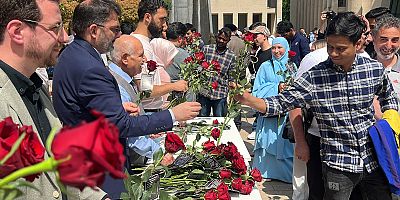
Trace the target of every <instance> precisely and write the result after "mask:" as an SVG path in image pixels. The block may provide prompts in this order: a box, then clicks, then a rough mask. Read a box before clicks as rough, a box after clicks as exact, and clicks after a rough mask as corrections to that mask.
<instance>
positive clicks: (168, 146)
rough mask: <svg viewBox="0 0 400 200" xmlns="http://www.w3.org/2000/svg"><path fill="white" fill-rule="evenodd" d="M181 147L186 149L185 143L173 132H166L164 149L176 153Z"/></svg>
mask: <svg viewBox="0 0 400 200" xmlns="http://www.w3.org/2000/svg"><path fill="white" fill-rule="evenodd" d="M181 149H183V150H185V149H186V147H185V144H183V142H182V140H181V138H180V137H179V136H178V135H176V134H175V133H172V132H169V133H167V136H166V137H165V150H166V151H167V152H168V153H176V152H178V151H179V150H181Z"/></svg>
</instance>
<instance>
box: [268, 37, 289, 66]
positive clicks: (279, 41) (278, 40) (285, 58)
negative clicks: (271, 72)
mask: <svg viewBox="0 0 400 200" xmlns="http://www.w3.org/2000/svg"><path fill="white" fill-rule="evenodd" d="M275 44H281V45H282V46H283V48H285V54H283V55H282V57H280V58H279V59H278V58H276V57H275V55H274V53H272V60H273V61H275V62H274V64H276V63H277V64H278V65H279V68H281V69H285V70H286V63H287V62H288V60H289V50H290V47H289V43H288V41H287V40H286V39H285V38H284V37H277V38H275V39H274V40H272V46H273V45H275Z"/></svg>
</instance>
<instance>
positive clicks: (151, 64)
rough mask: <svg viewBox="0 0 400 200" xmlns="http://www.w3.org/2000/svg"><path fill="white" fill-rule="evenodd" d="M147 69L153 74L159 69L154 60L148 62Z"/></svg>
mask: <svg viewBox="0 0 400 200" xmlns="http://www.w3.org/2000/svg"><path fill="white" fill-rule="evenodd" d="M147 69H148V70H149V72H152V71H154V70H156V69H157V63H156V62H155V61H153V60H148V61H147Z"/></svg>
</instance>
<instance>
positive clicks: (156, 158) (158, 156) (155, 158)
mask: <svg viewBox="0 0 400 200" xmlns="http://www.w3.org/2000/svg"><path fill="white" fill-rule="evenodd" d="M163 155H164V153H163V151H162V148H160V149H158V150H157V151H156V152H154V154H153V161H154V163H159V162H160V161H161V160H162V158H163Z"/></svg>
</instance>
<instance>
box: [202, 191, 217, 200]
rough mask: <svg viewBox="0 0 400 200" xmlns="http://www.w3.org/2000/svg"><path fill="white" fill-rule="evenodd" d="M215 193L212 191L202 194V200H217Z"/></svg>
mask: <svg viewBox="0 0 400 200" xmlns="http://www.w3.org/2000/svg"><path fill="white" fill-rule="evenodd" d="M217 199H218V197H217V193H216V192H215V191H214V190H209V191H207V192H206V193H205V194H204V200H217Z"/></svg>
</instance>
